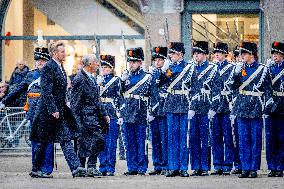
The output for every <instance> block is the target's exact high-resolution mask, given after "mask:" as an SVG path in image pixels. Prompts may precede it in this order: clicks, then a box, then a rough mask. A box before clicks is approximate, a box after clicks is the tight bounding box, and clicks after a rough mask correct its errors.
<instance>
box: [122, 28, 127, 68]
mask: <svg viewBox="0 0 284 189" xmlns="http://www.w3.org/2000/svg"><path fill="white" fill-rule="evenodd" d="M121 39H122V43H123V49H124V58H125V62H126V65H125V69H126V70H127V52H126V44H125V37H124V34H123V30H121Z"/></svg>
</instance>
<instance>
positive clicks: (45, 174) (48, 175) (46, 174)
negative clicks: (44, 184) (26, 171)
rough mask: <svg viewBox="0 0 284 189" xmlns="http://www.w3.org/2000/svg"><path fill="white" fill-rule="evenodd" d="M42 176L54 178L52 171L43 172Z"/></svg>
mask: <svg viewBox="0 0 284 189" xmlns="http://www.w3.org/2000/svg"><path fill="white" fill-rule="evenodd" d="M40 178H53V176H52V174H51V173H44V172H43V173H42V174H41V177H40Z"/></svg>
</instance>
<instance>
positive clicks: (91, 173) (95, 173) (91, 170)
mask: <svg viewBox="0 0 284 189" xmlns="http://www.w3.org/2000/svg"><path fill="white" fill-rule="evenodd" d="M87 176H88V177H101V176H103V174H102V173H101V172H100V171H99V170H97V169H96V168H94V167H90V168H88V171H87Z"/></svg>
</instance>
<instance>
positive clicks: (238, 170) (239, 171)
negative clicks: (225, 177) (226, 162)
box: [232, 169, 242, 175]
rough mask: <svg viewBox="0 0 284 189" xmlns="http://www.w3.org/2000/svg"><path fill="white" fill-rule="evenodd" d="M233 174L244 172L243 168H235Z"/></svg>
mask: <svg viewBox="0 0 284 189" xmlns="http://www.w3.org/2000/svg"><path fill="white" fill-rule="evenodd" d="M232 174H233V175H238V174H242V170H241V169H235V170H233V171H232Z"/></svg>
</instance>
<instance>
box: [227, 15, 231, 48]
mask: <svg viewBox="0 0 284 189" xmlns="http://www.w3.org/2000/svg"><path fill="white" fill-rule="evenodd" d="M226 27H227V37H228V40H229V41H228V46H229V47H230V46H231V38H232V37H231V32H230V27H229V23H228V17H227V18H226Z"/></svg>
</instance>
